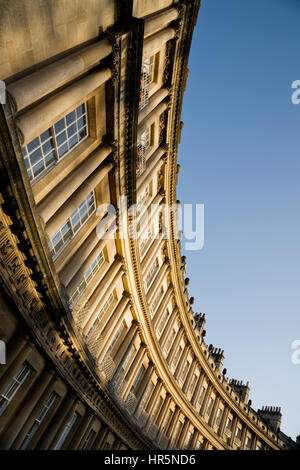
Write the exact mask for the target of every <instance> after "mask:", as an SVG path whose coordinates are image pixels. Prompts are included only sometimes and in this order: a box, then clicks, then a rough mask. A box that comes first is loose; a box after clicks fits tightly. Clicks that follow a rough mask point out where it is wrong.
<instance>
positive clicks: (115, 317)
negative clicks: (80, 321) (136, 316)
mask: <svg viewBox="0 0 300 470" xmlns="http://www.w3.org/2000/svg"><path fill="white" fill-rule="evenodd" d="M126 294H127V293H126ZM126 294H125V295H123V296H122V298H121V300H120V302H119V304H118V305H117V307H116V308H115V309H114V311H113V312H110V311H109V310H108V312H107V313H106V315H105V316H104V318H103V322H102V324H105V323H106V321H107V320H108V321H107V323H106V325H105V327H104V328H103V331H102V333H101V334H102V336H103V338H104V340H103V345H102V347H101V350H100V354H99V356H98V362H99V361H100V360H101V359H102V358H103V357H104V356H105V354H106V352H107V350H108V348H109V346H110V344H111V341H112V337H113V334H114V332H115V331H116V330H117V327H118V325H120V324H121V319H122V316H123V314H124V312H125V311H126V310H127V308H128V305H129V298H128V296H127V295H126ZM105 317H107V318H105ZM108 317H109V319H108ZM100 328H101V326H100Z"/></svg>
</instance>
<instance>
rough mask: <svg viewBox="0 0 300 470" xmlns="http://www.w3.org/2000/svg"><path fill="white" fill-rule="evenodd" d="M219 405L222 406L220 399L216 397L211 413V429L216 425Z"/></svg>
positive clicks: (209, 422)
mask: <svg viewBox="0 0 300 470" xmlns="http://www.w3.org/2000/svg"><path fill="white" fill-rule="evenodd" d="M219 404H220V398H219V397H218V396H217V395H216V398H215V402H214V405H213V409H212V411H211V415H210V418H209V421H208V425H209V426H211V427H213V426H214V424H215V417H216V413H217V409H218V408H219Z"/></svg>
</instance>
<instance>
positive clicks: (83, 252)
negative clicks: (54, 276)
mask: <svg viewBox="0 0 300 470" xmlns="http://www.w3.org/2000/svg"><path fill="white" fill-rule="evenodd" d="M114 221H115V216H114V215H113V214H111V215H107V222H108V225H109V226H111V225H112V223H114ZM106 243H107V240H106V239H105V238H102V239H101V240H100V239H99V237H98V234H97V227H96V228H95V229H94V230H93V231H92V232H91V233H90V235H89V236H88V237H87V238H86V239H85V241H84V243H83V244H82V245H81V246H80V248H79V249H78V250H77V251H76V253H74V256H73V257H72V258H71V259H70V260H69V261H68V263H67V264H66V265H65V266H64V267H63V269H62V270H61V271H60V272H59V279H60V281H61V283H62V284H63V285H64V286H65V287H67V286H68V284H70V282H71V280H72V278H73V277H74V275H76V273H77V272H78V270H79V269H80V270H81V269H82V268H81V266H82V261H83V260H86V259H87V258H88V256H89V255H90V253H91V252H92V251H93V250H94V249H95V247H96V246H98V247H99V251H101V250H102V248H103V247H104V245H105V244H106ZM84 263H85V261H84Z"/></svg>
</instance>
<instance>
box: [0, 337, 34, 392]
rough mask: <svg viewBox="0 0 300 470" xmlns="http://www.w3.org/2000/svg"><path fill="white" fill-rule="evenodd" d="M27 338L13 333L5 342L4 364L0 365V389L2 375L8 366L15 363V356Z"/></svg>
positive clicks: (0, 387) (0, 386) (7, 369)
mask: <svg viewBox="0 0 300 470" xmlns="http://www.w3.org/2000/svg"><path fill="white" fill-rule="evenodd" d="M27 339H29V338H24V337H23V336H19V335H18V334H15V335H13V337H12V338H11V340H10V341H9V343H8V344H7V351H6V364H2V365H1V367H0V389H2V377H4V375H5V374H6V373H7V372H8V371H9V369H10V367H11V366H12V365H13V364H14V363H15V360H16V358H17V357H18V355H19V354H20V353H21V351H22V349H23V348H24V347H25V345H26V341H27Z"/></svg>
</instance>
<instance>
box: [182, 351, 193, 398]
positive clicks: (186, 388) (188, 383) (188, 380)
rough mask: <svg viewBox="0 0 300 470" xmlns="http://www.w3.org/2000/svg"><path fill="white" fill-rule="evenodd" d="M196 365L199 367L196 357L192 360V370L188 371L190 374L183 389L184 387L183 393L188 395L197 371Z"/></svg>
mask: <svg viewBox="0 0 300 470" xmlns="http://www.w3.org/2000/svg"><path fill="white" fill-rule="evenodd" d="M196 365H197V360H196V357H195V356H194V357H193V359H192V363H191V365H190V370H189V371H188V374H187V376H186V379H185V381H184V384H183V387H182V391H183V393H186V392H187V391H188V388H189V385H190V382H191V378H192V377H193V375H194V372H195V369H196Z"/></svg>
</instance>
